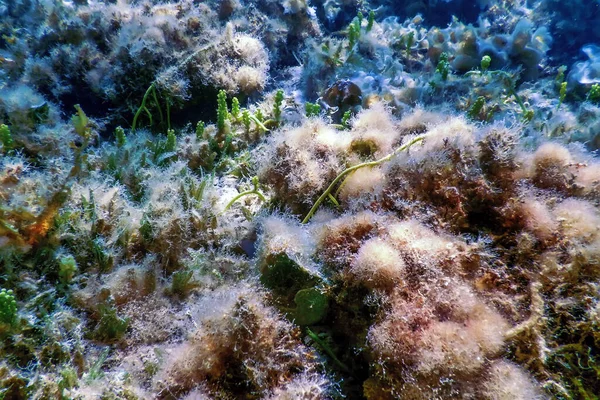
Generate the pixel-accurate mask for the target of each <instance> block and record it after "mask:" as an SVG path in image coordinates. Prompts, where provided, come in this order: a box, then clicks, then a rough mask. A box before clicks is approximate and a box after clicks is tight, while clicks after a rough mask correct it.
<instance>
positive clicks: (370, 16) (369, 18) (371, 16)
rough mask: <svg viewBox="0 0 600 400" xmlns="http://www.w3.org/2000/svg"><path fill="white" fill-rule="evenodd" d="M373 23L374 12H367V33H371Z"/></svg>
mask: <svg viewBox="0 0 600 400" xmlns="http://www.w3.org/2000/svg"><path fill="white" fill-rule="evenodd" d="M374 22H375V11H373V10H371V11H369V17H368V19H367V32H371V29H373V23H374Z"/></svg>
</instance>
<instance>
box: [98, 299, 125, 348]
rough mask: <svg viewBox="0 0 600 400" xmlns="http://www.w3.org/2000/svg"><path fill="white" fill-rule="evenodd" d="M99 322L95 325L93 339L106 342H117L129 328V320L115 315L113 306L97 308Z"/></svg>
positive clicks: (115, 311)
mask: <svg viewBox="0 0 600 400" xmlns="http://www.w3.org/2000/svg"><path fill="white" fill-rule="evenodd" d="M98 313H99V314H100V320H99V321H98V324H97V325H96V329H95V330H94V333H93V336H94V338H95V339H97V340H100V341H106V342H113V341H118V340H119V339H121V337H123V335H124V334H125V331H127V327H128V326H129V318H122V317H120V316H119V315H117V309H116V308H115V307H114V306H113V305H107V304H102V305H100V306H99V307H98Z"/></svg>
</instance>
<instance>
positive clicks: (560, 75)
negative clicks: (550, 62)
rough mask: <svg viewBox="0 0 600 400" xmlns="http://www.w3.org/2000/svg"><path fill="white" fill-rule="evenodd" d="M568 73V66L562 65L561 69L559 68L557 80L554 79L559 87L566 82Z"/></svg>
mask: <svg viewBox="0 0 600 400" xmlns="http://www.w3.org/2000/svg"><path fill="white" fill-rule="evenodd" d="M566 71H567V66H566V65H561V66H560V67H558V72H557V73H556V78H555V79H554V81H555V82H556V85H557V86H560V84H562V83H563V82H564V81H565V72H566Z"/></svg>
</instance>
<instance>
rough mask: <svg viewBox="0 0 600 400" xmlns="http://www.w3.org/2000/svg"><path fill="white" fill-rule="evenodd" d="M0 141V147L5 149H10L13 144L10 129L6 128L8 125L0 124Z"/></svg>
mask: <svg viewBox="0 0 600 400" xmlns="http://www.w3.org/2000/svg"><path fill="white" fill-rule="evenodd" d="M0 143H2V147H3V148H4V150H5V151H7V150H11V149H12V148H13V146H14V144H15V142H14V141H13V138H12V135H11V134H10V129H9V128H8V125H5V124H1V125H0Z"/></svg>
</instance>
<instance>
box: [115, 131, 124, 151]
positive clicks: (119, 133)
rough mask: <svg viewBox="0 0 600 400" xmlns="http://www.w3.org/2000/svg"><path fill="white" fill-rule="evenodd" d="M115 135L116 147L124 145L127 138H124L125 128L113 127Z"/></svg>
mask: <svg viewBox="0 0 600 400" xmlns="http://www.w3.org/2000/svg"><path fill="white" fill-rule="evenodd" d="M115 137H116V138H117V147H118V148H121V147H123V146H125V143H127V139H126V138H125V130H124V129H123V128H122V127H120V126H117V127H116V128H115Z"/></svg>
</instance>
